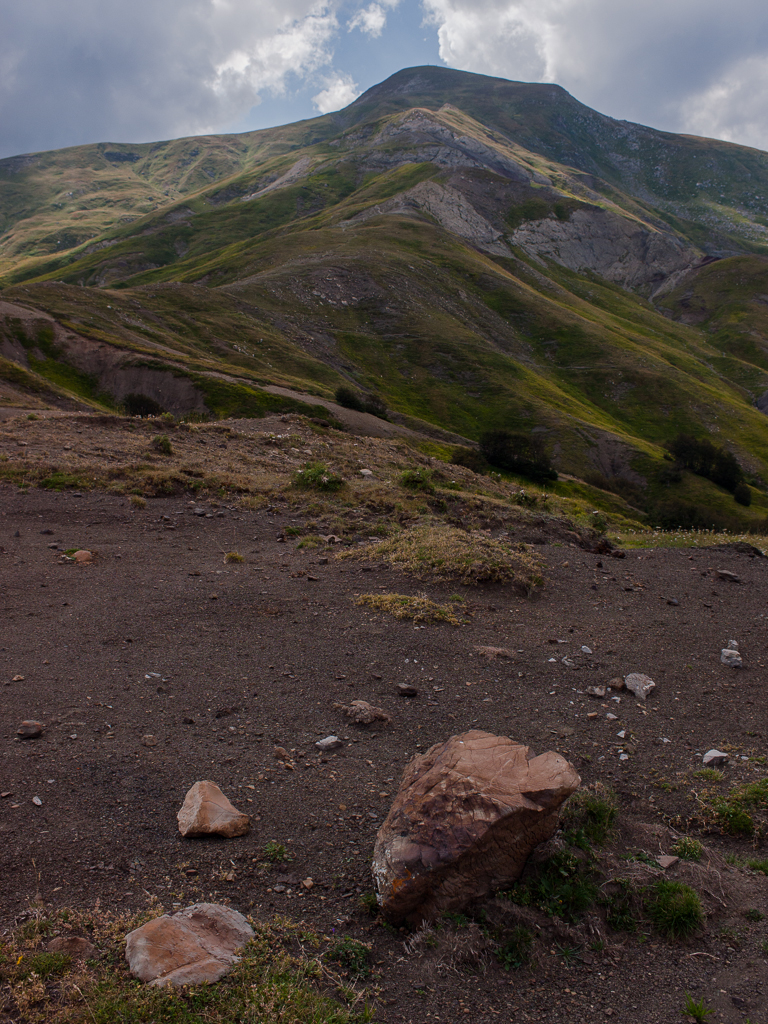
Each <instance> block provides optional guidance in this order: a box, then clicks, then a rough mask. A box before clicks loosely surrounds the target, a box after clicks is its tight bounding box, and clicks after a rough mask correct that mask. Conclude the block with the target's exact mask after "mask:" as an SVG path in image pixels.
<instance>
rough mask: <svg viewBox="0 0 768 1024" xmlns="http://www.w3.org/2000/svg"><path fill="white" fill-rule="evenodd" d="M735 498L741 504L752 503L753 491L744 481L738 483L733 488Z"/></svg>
mask: <svg viewBox="0 0 768 1024" xmlns="http://www.w3.org/2000/svg"><path fill="white" fill-rule="evenodd" d="M733 500H734V501H735V502H738V504H739V505H751V504H752V491H750V489H749V487H747V485H746V484H745V483H744V482H743V481H742V482H741V483H738V484H736V486H735V487H734V489H733Z"/></svg>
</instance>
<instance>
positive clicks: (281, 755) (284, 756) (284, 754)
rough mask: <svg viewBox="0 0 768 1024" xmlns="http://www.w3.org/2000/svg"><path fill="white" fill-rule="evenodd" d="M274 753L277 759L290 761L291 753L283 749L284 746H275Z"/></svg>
mask: <svg viewBox="0 0 768 1024" xmlns="http://www.w3.org/2000/svg"><path fill="white" fill-rule="evenodd" d="M274 755H275V757H276V758H277V760H278V761H290V760H291V755H290V754H289V753H288V751H287V750H286V749H285V747H275V749H274Z"/></svg>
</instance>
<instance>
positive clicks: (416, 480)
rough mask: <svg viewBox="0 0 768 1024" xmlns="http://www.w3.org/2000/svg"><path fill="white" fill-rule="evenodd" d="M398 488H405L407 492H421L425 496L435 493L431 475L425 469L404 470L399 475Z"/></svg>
mask: <svg viewBox="0 0 768 1024" xmlns="http://www.w3.org/2000/svg"><path fill="white" fill-rule="evenodd" d="M400 486H401V487H407V488H408V490H409V491H423V492H424V493H425V494H434V493H435V485H434V484H433V483H432V474H431V473H430V472H429V470H426V469H406V470H404V471H403V472H402V473H401V474H400Z"/></svg>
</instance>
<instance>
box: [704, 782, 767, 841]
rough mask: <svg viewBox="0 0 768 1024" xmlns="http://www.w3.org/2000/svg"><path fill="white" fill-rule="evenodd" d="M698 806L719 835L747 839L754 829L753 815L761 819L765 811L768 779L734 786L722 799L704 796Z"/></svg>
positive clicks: (720, 797) (755, 826)
mask: <svg viewBox="0 0 768 1024" xmlns="http://www.w3.org/2000/svg"><path fill="white" fill-rule="evenodd" d="M701 803H702V806H703V809H704V814H705V817H706V818H707V819H708V820H710V821H711V822H713V823H714V824H715V825H716V826H717V827H718V828H719V829H720V830H721V831H722V832H725V833H727V834H728V835H730V836H736V837H743V838H747V837H749V836H752V835H753V834H754V833H755V830H756V828H757V825H756V823H755V815H758V816H760V817H763V815H764V813H765V812H766V811H768V778H766V779H758V780H757V781H756V782H748V783H744V784H743V785H741V786H737V787H736V788H735V789H732V790H731V792H730V793H728V795H727V796H725V797H722V796H712V795H705V796H704V798H703V799H702V800H701ZM758 824H759V825H761V826H762V825H764V822H762V821H760V822H758Z"/></svg>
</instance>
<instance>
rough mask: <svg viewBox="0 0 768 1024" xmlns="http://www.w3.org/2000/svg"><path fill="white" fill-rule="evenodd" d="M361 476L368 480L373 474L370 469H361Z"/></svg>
mask: <svg viewBox="0 0 768 1024" xmlns="http://www.w3.org/2000/svg"><path fill="white" fill-rule="evenodd" d="M360 476H362V477H365V478H366V479H368V477H371V476H373V473H372V472H371V470H370V469H361V470H360Z"/></svg>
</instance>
